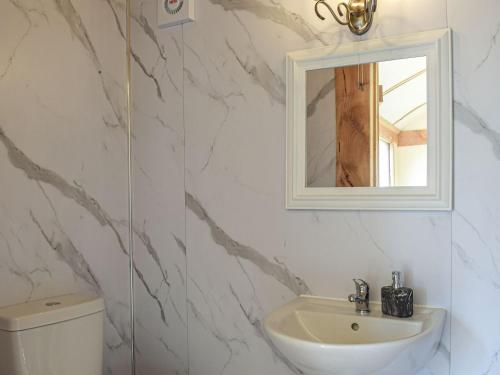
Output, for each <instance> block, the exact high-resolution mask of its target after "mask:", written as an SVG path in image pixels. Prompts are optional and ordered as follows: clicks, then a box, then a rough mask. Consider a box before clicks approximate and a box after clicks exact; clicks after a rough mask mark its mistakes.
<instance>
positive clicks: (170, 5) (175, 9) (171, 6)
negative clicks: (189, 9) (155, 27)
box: [165, 0, 184, 14]
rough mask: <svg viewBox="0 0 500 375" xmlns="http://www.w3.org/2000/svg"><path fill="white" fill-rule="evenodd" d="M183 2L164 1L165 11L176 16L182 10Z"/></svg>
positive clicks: (182, 0) (179, 0)
mask: <svg viewBox="0 0 500 375" xmlns="http://www.w3.org/2000/svg"><path fill="white" fill-rule="evenodd" d="M183 5H184V0H165V10H166V11H167V13H168V14H176V13H179V11H180V10H181V9H182V6H183Z"/></svg>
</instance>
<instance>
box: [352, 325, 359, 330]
mask: <svg viewBox="0 0 500 375" xmlns="http://www.w3.org/2000/svg"><path fill="white" fill-rule="evenodd" d="M351 328H352V330H353V331H357V330H358V329H359V324H358V323H352V324H351Z"/></svg>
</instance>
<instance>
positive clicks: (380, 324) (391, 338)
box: [264, 296, 446, 375]
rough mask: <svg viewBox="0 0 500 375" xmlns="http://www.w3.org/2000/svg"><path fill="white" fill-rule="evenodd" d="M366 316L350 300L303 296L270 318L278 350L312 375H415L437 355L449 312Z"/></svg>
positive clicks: (417, 310) (419, 309) (268, 328)
mask: <svg viewBox="0 0 500 375" xmlns="http://www.w3.org/2000/svg"><path fill="white" fill-rule="evenodd" d="M370 308H371V309H372V311H371V312H370V313H369V314H368V315H360V314H358V313H356V312H355V311H354V310H355V309H354V304H352V303H349V302H347V301H345V300H336V299H328V298H318V297H309V296H301V297H299V298H297V299H295V300H294V301H292V302H290V303H288V304H286V305H284V306H282V307H280V308H278V309H277V310H275V311H273V312H272V313H271V314H270V315H269V316H268V317H267V318H266V319H265V323H264V326H265V329H266V332H267V334H268V336H269V338H270V339H271V341H272V342H273V344H274V345H275V346H276V348H277V349H278V350H279V351H280V352H281V353H282V354H283V355H284V356H285V357H286V358H287V359H288V360H289V361H290V362H292V363H293V364H294V365H295V366H297V367H298V368H299V369H300V370H302V371H303V372H304V374H306V375H337V374H338V375H412V374H414V373H416V372H417V371H418V370H419V369H420V368H422V367H423V366H425V364H426V363H427V362H428V361H429V360H430V359H431V358H432V357H433V356H434V355H435V353H436V350H437V348H438V345H439V342H440V339H441V335H442V332H443V327H444V320H445V316H446V312H445V310H443V309H434V308H427V307H418V306H415V308H414V315H413V317H412V318H407V319H400V318H393V317H388V316H386V315H383V314H382V312H381V309H380V304H371V306H370Z"/></svg>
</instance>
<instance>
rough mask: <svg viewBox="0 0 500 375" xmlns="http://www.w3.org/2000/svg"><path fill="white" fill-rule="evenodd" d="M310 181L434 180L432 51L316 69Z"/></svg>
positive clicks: (385, 183) (309, 128) (312, 73)
mask: <svg viewBox="0 0 500 375" xmlns="http://www.w3.org/2000/svg"><path fill="white" fill-rule="evenodd" d="M306 104H307V115H306V116H307V119H306V120H307V121H306V142H307V144H306V158H307V163H306V168H307V171H306V187H394V186H426V185H427V74H426V57H416V58H408V59H401V60H392V61H383V62H377V63H369V64H361V65H352V66H344V67H335V68H325V69H317V70H309V71H307V74H306Z"/></svg>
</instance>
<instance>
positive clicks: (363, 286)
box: [352, 279, 370, 295]
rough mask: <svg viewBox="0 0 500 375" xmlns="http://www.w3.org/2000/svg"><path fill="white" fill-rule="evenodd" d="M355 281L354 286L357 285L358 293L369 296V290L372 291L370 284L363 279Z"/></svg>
mask: <svg viewBox="0 0 500 375" xmlns="http://www.w3.org/2000/svg"><path fill="white" fill-rule="evenodd" d="M352 281H354V284H355V285H356V293H357V294H358V295H360V294H367V293H368V290H369V289H370V287H369V285H368V283H367V282H366V281H365V280H363V279H352Z"/></svg>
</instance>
